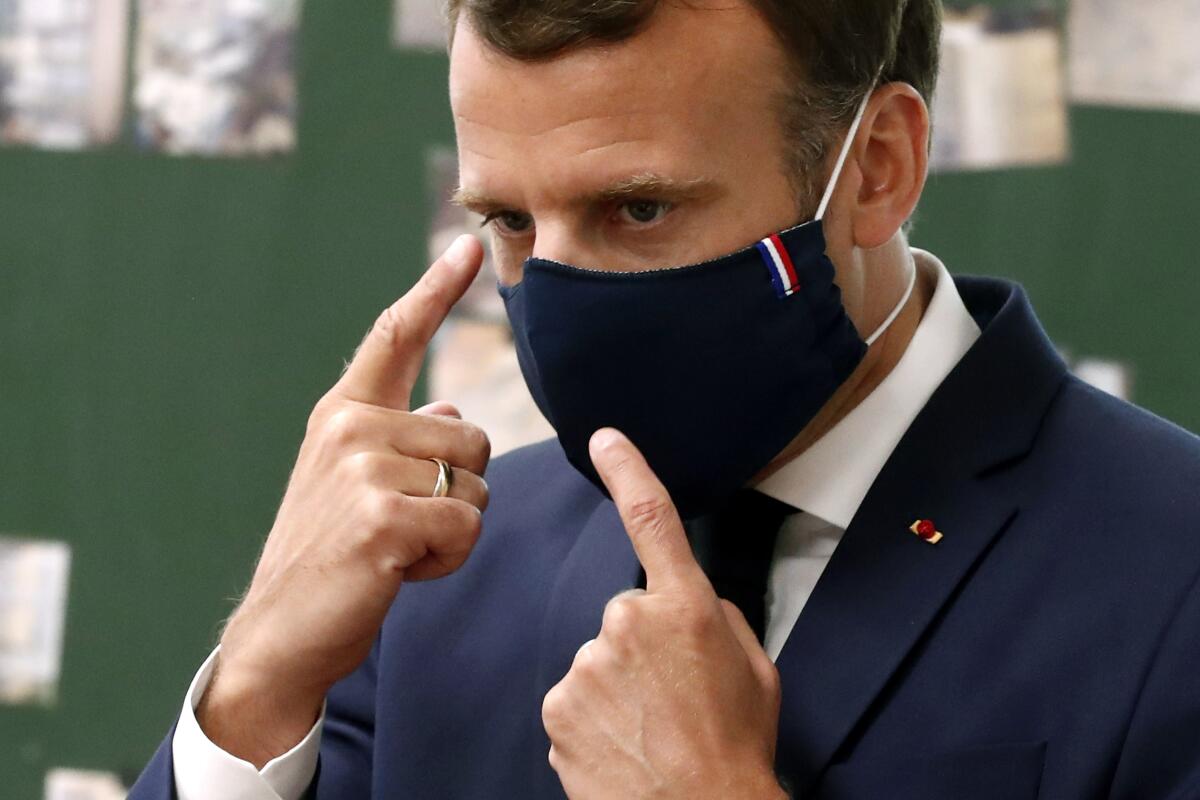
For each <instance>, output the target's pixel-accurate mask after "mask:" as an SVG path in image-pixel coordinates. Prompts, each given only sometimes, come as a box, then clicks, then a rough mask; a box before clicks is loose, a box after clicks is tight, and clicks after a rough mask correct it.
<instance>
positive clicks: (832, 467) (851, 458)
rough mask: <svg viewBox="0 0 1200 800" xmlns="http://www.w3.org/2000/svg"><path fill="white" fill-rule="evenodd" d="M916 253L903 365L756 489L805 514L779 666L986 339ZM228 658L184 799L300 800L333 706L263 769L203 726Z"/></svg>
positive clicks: (789, 551) (785, 576)
mask: <svg viewBox="0 0 1200 800" xmlns="http://www.w3.org/2000/svg"><path fill="white" fill-rule="evenodd" d="M912 252H913V258H914V259H915V262H916V263H917V264H919V265H921V266H922V268H923V269H925V270H932V271H933V272H934V273H935V274H936V276H937V283H936V287H935V289H934V293H933V298H932V299H931V300H930V303H929V307H928V308H927V309H926V310H925V315H924V317H922V319H921V322H920V324H919V325H918V327H917V330H916V332H915V333H914V335H913V338H912V341H911V342H910V343H909V346H908V349H907V350H905V352H904V355H903V356H901V358H900V361H899V363H898V364H896V366H895V367H894V368H893V369H892V371H891V372H890V373H889V374H888V375H887V377H886V378H884V379H883V381H882V382H881V383H880V384H879V386H878V387H876V388H875V390H874V391H873V392H871V394H869V395H868V396H867V397H866V399H865V400H863V401H862V402H861V403H860V404H859V405H858V406H857V407H855V408H854V410H852V411H851V412H850V413H849V414H847V415H846V416H845V417H844V418H843V419H842V420H841V421H840V422H838V424H837V425H835V426H834V427H833V428H831V429H830V430H829V432H828V433H826V434H825V435H824V436H822V437H821V438H820V439H819V440H818V441H817V442H815V443H814V444H813V445H812V446H811V447H809V448H808V449H807V450H806V451H804V452H803V453H801V454H800V455H799V456H797V457H796V458H794V459H793V460H791V461H789V462H788V463H787V464H785V465H784V466H783V467H782V468H781V469H779V470H778V471H777V472H776V473H775V474H773V475H772V476H771V477H769V478H767V479H766V480H765V481H762V482H761V483H760V484H758V486H757V487H755V488H757V489H758V490H759V491H761V492H763V493H764V494H767V495H770V496H771V497H774V498H775V499H777V500H782V501H783V502H785V503H789V504H790V505H793V506H795V507H796V508H800V509H803V511H802V512H801V513H799V514H793V515H791V516H790V517H788V518H787V520H786V521H785V522H784V524H783V527H782V528H781V530H780V532H779V537H778V540H777V542H776V546H775V557H774V560H773V562H772V564H771V574H770V577H769V579H768V585H767V627H766V637H765V645H764V646H765V648H766V651H767V654H768V655H770V657H771V659H772V660H774V659H776V658H777V657H778V656H779V653H780V651H781V650H782V649H783V643H784V641H786V640H787V637H788V634H789V633H790V632H791V630H792V627H793V626H794V625H795V624H796V620H797V619H798V618H799V616H800V612H801V611H802V610H803V608H804V604H805V603H806V602H807V601H808V598H809V596H810V595H811V594H812V591H813V588H814V587H815V586H816V584H817V580H818V579H819V578H820V577H821V573H822V571H824V569H825V565H826V564H827V563H828V562H829V558H830V556H832V555H833V551H834V549H835V548H836V547H837V545H838V542H839V541H841V538H842V534H843V533H844V532H845V530H846V528H847V527H849V525H850V521H851V520H852V519H853V518H854V515H855V514H856V513H858V507H859V506H860V505H861V504H862V501H863V498H864V497H866V494H867V490H868V489H870V488H871V484H872V483H873V482H874V481H875V478H876V476H877V475H878V474H879V471H880V470H881V469H883V465H884V463H885V462H886V461H887V460H888V458H889V457H890V456H891V454H892V451H893V450H895V448H896V445H897V444H899V443H900V439H901V437H902V436H904V433H905V431H907V430H908V427H909V425H911V424H912V421H913V420H914V419H915V418H916V416H917V414H918V413H919V412H920V411H921V409H922V408H924V406H925V403H926V402H927V401H928V400H929V397H930V396H931V395H932V394H933V392H934V390H935V389H937V387H938V386H939V385H941V383H942V381H943V380H944V379H945V377H946V376H947V375H949V374H950V371H951V370H952V369H954V367H955V365H956V364H958V361H959V359H961V358H962V357H963V355H964V354H966V352H967V350H969V349H970V348H971V345H972V344H974V343H975V340H976V339H978V338H979V333H980V331H979V326H978V325H976V324H975V320H974V319H972V318H971V315H970V314H969V313H968V312H967V309H966V306H964V305H963V302H962V298H961V297H959V294H958V289H957V288H956V287H955V285H954V281H953V279H952V278H951V277H950V274H949V273H948V272H947V271H946V268H945V266H943V265H942V263H941V262H940V261H939V260H938V259H937V258H935V257H934V256H932V255H930V254H929V253H926V252H924V251H922V250H916V249H914V250H913V251H912ZM219 651H220V647H219V646H218V647H217V649H216V650H214V651H213V652H212V654H211V655H209V657H208V659H207V660H206V661H205V662H204V665H203V666H201V667H200V670H199V672H197V674H196V677H195V678H194V679H193V680H192V684H191V686H190V687H189V688H188V692H187V696H186V698H185V699H184V703H183V710H182V712H181V713H180V716H179V724H178V726H177V727H176V729H175V737H174V739H173V740H172V743H171V746H172V753H173V756H174V762H175V787H176V790H177V792H178V794H179V800H213V799H214V798H220V799H221V800H299V798H300V796H301V795H302V794H303V793H304V790H305V788H306V787H307V786H308V784H309V782H310V781H311V780H312V777H313V775H314V773H315V772H316V767H317V754H318V751H319V748H320V740H321V728H322V725H323V724H324V721H325V709H324V707H322V709H321V715H320V717H319V718H318V719H317V722H316V724H314V725H313V727H312V730H310V731H309V732H308V734H307V735H306V736H305V737H304V739H303V741H301V742H300V743H299V744H297V745H296V746H295V747H293V748H292V749H291V750H289V751H288V752H286V753H284V754H283V755H281V756H278V757H277V758H274V759H272V760H271V761H270V762H269V763H268V764H267V765H266V766H265V767H263V769H262V771H261V772H260V771H259V770H257V769H255V768H254V765H252V764H250V763H249V762H247V761H243V760H241V759H239V758H235V757H234V756H232V755H230V754H228V753H226V752H224V751H223V750H221V749H220V748H218V747H217V746H216V745H214V744H213V743H212V742H211V741H209V740H208V737H206V736H205V735H204V732H203V731H202V730H201V729H200V726H199V724H197V722H196V716H195V708H196V705H197V704H198V703H199V701H200V698H201V697H202V696H203V694H204V690H205V689H206V688H207V686H208V682H209V679H210V677H211V675H212V669H213V666H214V664H215V659H216V655H217V653H218V652H219Z"/></svg>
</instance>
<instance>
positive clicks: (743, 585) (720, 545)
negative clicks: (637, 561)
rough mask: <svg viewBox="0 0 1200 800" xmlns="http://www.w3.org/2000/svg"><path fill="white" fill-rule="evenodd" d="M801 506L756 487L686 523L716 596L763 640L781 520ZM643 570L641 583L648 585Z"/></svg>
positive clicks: (690, 539) (690, 537)
mask: <svg viewBox="0 0 1200 800" xmlns="http://www.w3.org/2000/svg"><path fill="white" fill-rule="evenodd" d="M797 511H798V509H796V508H794V507H792V506H790V505H788V504H787V503H784V502H781V501H779V500H776V499H774V498H771V497H767V496H766V495H765V494H763V493H762V492H758V491H755V490H753V489H740V490H739V491H738V492H737V493H736V494H734V496H733V498H732V499H731V500H730V502H729V503H727V504H726V505H725V506H724V507H723V508H721V509H719V510H717V511H714V512H713V513H710V514H705V515H703V516H700V517H696V518H695V519H692V520H689V521H687V522H685V523H684V528H685V529H686V530H687V534H688V539H689V541H691V543H692V551H693V552H694V553H695V555H696V561H697V562H699V564H700V567H701V569H703V570H704V574H705V575H707V576H708V579H709V580H710V581H711V582H712V585H713V589H715V590H716V592H717V596H718V597H722V598H724V599H726V600H728V601H730V602H731V603H733V604H734V605H735V606H737V607H738V609H740V610H741V612H742V614H743V615H745V617H746V621H747V622H748V623H750V627H751V628H753V629H754V633H755V634H756V635H757V636H758V640H759V642H761V641H763V636H764V634H765V632H766V616H767V614H766V595H767V578H768V576H769V574H770V571H771V560H772V558H773V557H774V555H775V539H776V537H777V536H778V534H779V528H780V526H781V525H782V524H783V519H784V517H786V516H787V515H789V514H794V513H796V512H797ZM645 585H646V576H645V573H644V572H642V573H641V574H640V575H639V578H638V586H640V587H645Z"/></svg>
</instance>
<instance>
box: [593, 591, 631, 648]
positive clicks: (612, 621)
mask: <svg viewBox="0 0 1200 800" xmlns="http://www.w3.org/2000/svg"><path fill="white" fill-rule="evenodd" d="M638 616H639V615H638V609H637V607H636V605H635V604H634V602H633V599H632V598H630V597H625V596H621V595H618V596H617V597H614V598H613V599H612V600H609V601H608V604H607V605H606V606H605V607H604V615H603V617H602V619H601V623H600V629H601V630H602V631H603V632H604V633H605V635H606V636H608V637H609V638H610V639H614V640H616V641H619V642H622V641H628V640H629V639H630V638H632V636H633V634H634V632H635V631H636V630H637V627H638V624H637V617H638Z"/></svg>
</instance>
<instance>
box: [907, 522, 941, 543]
mask: <svg viewBox="0 0 1200 800" xmlns="http://www.w3.org/2000/svg"><path fill="white" fill-rule="evenodd" d="M908 529H909V530H910V531H912V532H913V533H915V534H916V535H917V536H919V537H921V538H922V539H923V540H925V541H926V542H929V543H930V544H937V543H938V542H940V541H941V540H942V533H941V531H939V530H938V529H937V526H936V525H934V524H933V520H931V519H919V520H917V521H916V522H914V523H913V524H912V525H910V526H909V528H908Z"/></svg>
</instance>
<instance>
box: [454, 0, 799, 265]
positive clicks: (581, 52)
mask: <svg viewBox="0 0 1200 800" xmlns="http://www.w3.org/2000/svg"><path fill="white" fill-rule="evenodd" d="M786 74H788V73H787V70H786V59H785V56H784V54H783V52H782V49H781V47H780V45H779V43H778V41H777V39H776V38H775V36H774V34H773V33H772V32H771V30H770V29H769V28H768V27H767V25H766V23H765V22H764V21H763V20H762V18H761V17H759V16H758V15H757V13H755V12H754V11H753V10H752V9H751V8H750V7H749V6H747V5H745V4H744V3H741V2H736V3H733V4H731V5H726V6H722V7H720V8H717V7H716V4H715V3H714V4H712V5H711V7H710V5H709V3H707V2H700V3H697V4H694V5H693V6H692V7H689V8H681V7H678V6H676V5H674V4H670V3H665V4H660V5H659V7H658V9H657V10H656V11H655V12H654V15H653V17H652V18H651V19H650V21H649V23H648V24H647V26H646V27H645V29H644V30H643V31H641V32H639V33H638V34H636V35H635V36H633V37H631V38H629V39H627V40H625V41H624V42H621V43H618V44H616V45H605V46H602V47H601V46H589V47H584V48H579V49H575V50H571V51H568V52H567V53H565V54H563V55H561V56H558V57H556V58H554V59H552V60H549V61H543V62H523V61H517V60H513V59H510V58H507V57H505V56H503V55H500V54H499V53H497V52H496V51H494V50H492V49H490V48H489V47H488V46H487V45H486V43H485V42H484V41H483V40H482V39H481V38H480V37H479V36H478V35H477V34H476V33H475V32H474V31H473V30H472V29H471V25H470V21H469V20H465V19H461V20H460V22H459V24H458V28H457V30H456V33H455V40H454V47H453V50H452V54H451V59H450V100H451V106H452V108H453V112H454V121H455V128H456V131H457V136H458V152H459V170H460V183H461V191H460V197H459V200H460V201H461V202H463V203H464V204H465V205H467V206H468V207H470V208H472V209H473V210H476V211H479V212H481V213H484V214H489V215H492V216H493V217H494V221H493V222H492V223H491V225H490V227H491V229H492V236H493V245H494V255H495V262H496V269H497V272H498V273H499V277H500V280H501V281H502V282H503V283H505V284H512V283H516V282H518V281H519V280H520V279H521V266H522V263H523V261H524V260H525V258H527V257H529V256H537V257H540V258H546V259H552V260H556V261H563V262H566V263H569V264H575V265H578V266H582V267H589V268H594V269H607V270H621V271H634V270H640V269H648V268H653V267H662V266H675V265H682V264H690V263H695V262H698V261H704V260H707V259H710V258H714V257H716V256H719V255H723V254H725V253H728V252H731V251H733V250H736V249H738V248H740V247H743V246H745V245H747V244H749V243H751V242H753V241H755V240H757V239H758V238H761V237H763V236H765V235H767V234H769V233H772V232H774V231H777V230H781V229H783V228H786V227H789V226H791V225H794V224H796V223H798V222H802V221H803V220H802V219H800V218H799V215H800V211H799V209H797V206H796V196H795V191H794V188H793V186H792V184H791V183H790V182H789V180H788V176H787V174H786V172H785V161H784V154H785V152H786V151H785V141H784V138H783V132H782V129H781V125H780V122H779V116H778V105H777V104H778V98H779V96H780V94H781V92H782V91H783V89H784V84H783V80H784V78H783V76H785V75H786Z"/></svg>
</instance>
